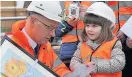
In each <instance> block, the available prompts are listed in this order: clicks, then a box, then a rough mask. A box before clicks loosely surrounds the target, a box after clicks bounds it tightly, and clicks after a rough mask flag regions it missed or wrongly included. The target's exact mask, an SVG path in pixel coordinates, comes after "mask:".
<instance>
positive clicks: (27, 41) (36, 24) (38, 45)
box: [11, 1, 70, 77]
mask: <svg viewBox="0 0 132 77" xmlns="http://www.w3.org/2000/svg"><path fill="white" fill-rule="evenodd" d="M27 11H28V12H29V15H28V17H27V18H26V19H25V20H21V21H19V22H18V23H15V24H13V25H15V26H21V27H22V30H19V29H18V30H15V31H13V34H11V39H12V40H14V41H15V42H16V43H17V44H18V45H19V46H21V47H22V48H24V49H25V50H26V51H27V52H28V53H29V54H31V55H32V56H35V57H36V58H37V59H38V60H39V61H41V62H42V63H43V64H45V65H46V66H47V67H49V68H50V69H52V70H53V71H54V72H55V73H57V74H58V75H59V76H61V77H63V76H66V75H68V74H69V73H70V70H69V69H68V68H67V67H66V66H65V64H64V63H63V62H62V61H61V60H60V59H59V58H58V56H57V55H56V54H55V53H54V51H53V49H52V47H51V44H50V43H49V42H48V41H49V39H50V38H51V37H52V36H54V31H55V29H56V28H57V25H58V23H59V22H60V20H61V17H60V16H59V14H61V12H62V9H61V6H60V5H59V2H57V1H56V2H53V1H52V2H48V1H45V2H39V1H33V2H31V3H30V5H29V6H28V8H27Z"/></svg>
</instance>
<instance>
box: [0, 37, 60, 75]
mask: <svg viewBox="0 0 132 77" xmlns="http://www.w3.org/2000/svg"><path fill="white" fill-rule="evenodd" d="M0 49H1V50H2V51H1V56H0V62H1V70H0V73H1V75H2V76H3V77H11V76H12V77H59V75H57V74H56V73H55V72H53V71H52V70H51V69H50V68H48V67H47V66H46V65H44V64H43V63H41V62H40V61H38V60H37V59H36V58H35V57H33V56H31V54H29V53H28V52H27V51H26V50H25V49H23V48H22V47H21V46H19V45H18V44H16V43H15V42H14V41H13V40H12V39H10V38H9V37H8V36H4V37H3V38H2V40H1V46H0Z"/></svg>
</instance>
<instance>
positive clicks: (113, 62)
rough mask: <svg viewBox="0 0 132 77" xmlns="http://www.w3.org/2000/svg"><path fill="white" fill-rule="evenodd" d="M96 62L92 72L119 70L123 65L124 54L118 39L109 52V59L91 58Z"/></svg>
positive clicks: (113, 71)
mask: <svg viewBox="0 0 132 77" xmlns="http://www.w3.org/2000/svg"><path fill="white" fill-rule="evenodd" d="M92 61H93V62H95V64H96V70H95V71H94V72H93V73H115V72H120V71H122V69H123V68H124V66H125V54H124V52H123V51H122V44H121V42H120V41H119V40H118V41H117V42H116V44H115V46H114V48H113V50H112V52H111V59H109V60H105V59H99V58H92Z"/></svg>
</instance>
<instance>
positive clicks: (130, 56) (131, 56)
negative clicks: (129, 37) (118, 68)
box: [122, 46, 132, 77]
mask: <svg viewBox="0 0 132 77" xmlns="http://www.w3.org/2000/svg"><path fill="white" fill-rule="evenodd" d="M123 51H124V53H125V57H126V65H125V67H124V69H123V71H122V77H131V74H132V72H131V71H132V48H129V47H127V46H124V47H123Z"/></svg>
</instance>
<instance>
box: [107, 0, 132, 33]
mask: <svg viewBox="0 0 132 77" xmlns="http://www.w3.org/2000/svg"><path fill="white" fill-rule="evenodd" d="M108 5H109V6H110V7H111V8H112V9H113V10H114V12H115V15H116V25H115V26H116V28H115V30H114V31H113V32H114V33H115V34H116V33H117V32H118V31H119V29H120V28H121V27H122V26H123V25H124V23H125V22H126V21H127V20H128V19H129V18H130V16H131V15H132V2H131V1H108Z"/></svg>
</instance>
